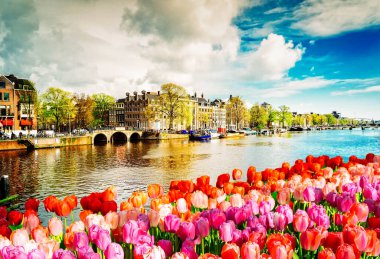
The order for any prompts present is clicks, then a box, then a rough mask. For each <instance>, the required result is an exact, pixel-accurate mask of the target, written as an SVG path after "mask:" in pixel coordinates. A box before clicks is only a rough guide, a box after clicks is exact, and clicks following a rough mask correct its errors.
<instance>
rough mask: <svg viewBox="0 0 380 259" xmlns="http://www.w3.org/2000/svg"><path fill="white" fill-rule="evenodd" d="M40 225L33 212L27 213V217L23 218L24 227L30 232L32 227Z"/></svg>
mask: <svg viewBox="0 0 380 259" xmlns="http://www.w3.org/2000/svg"><path fill="white" fill-rule="evenodd" d="M38 225H40V219H39V218H38V216H36V215H34V214H29V216H28V217H26V218H24V228H25V229H26V230H27V231H28V233H30V232H31V231H32V230H33V229H34V228H36V227H38Z"/></svg>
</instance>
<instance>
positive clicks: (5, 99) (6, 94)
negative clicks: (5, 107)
mask: <svg viewBox="0 0 380 259" xmlns="http://www.w3.org/2000/svg"><path fill="white" fill-rule="evenodd" d="M4 101H9V93H4Z"/></svg>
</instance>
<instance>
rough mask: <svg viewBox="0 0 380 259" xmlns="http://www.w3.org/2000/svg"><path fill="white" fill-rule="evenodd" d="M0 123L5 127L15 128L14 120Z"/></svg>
mask: <svg viewBox="0 0 380 259" xmlns="http://www.w3.org/2000/svg"><path fill="white" fill-rule="evenodd" d="M0 122H1V124H3V126H13V120H12V119H6V120H2V121H0Z"/></svg>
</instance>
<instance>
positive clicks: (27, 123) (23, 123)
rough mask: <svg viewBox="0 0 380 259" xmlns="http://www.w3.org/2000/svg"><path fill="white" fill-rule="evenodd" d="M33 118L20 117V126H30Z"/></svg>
mask: <svg viewBox="0 0 380 259" xmlns="http://www.w3.org/2000/svg"><path fill="white" fill-rule="evenodd" d="M32 125H33V120H28V119H21V126H32Z"/></svg>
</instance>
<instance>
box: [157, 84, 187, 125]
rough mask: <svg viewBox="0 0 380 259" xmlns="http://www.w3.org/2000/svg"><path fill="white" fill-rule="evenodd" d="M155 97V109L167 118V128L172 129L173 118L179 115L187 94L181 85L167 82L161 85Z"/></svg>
mask: <svg viewBox="0 0 380 259" xmlns="http://www.w3.org/2000/svg"><path fill="white" fill-rule="evenodd" d="M161 92H162V93H161V94H160V95H159V96H158V98H157V111H158V112H159V113H161V114H162V115H164V116H165V117H166V118H167V119H168V120H169V129H173V123H174V120H176V119H178V118H179V117H180V114H181V111H182V108H183V106H184V105H185V104H186V103H187V94H186V90H185V88H183V87H182V86H179V85H176V84H173V83H168V84H164V85H162V86H161Z"/></svg>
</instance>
